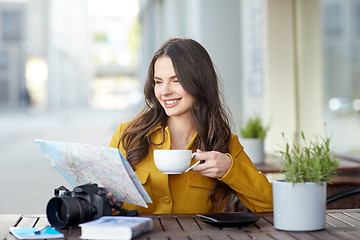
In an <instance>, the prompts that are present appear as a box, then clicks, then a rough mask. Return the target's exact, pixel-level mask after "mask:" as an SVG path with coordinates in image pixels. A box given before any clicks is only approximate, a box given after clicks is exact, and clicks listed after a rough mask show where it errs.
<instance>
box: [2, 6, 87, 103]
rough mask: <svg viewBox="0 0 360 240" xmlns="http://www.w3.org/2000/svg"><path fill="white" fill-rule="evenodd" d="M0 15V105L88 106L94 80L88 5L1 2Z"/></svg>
mask: <svg viewBox="0 0 360 240" xmlns="http://www.w3.org/2000/svg"><path fill="white" fill-rule="evenodd" d="M69 6H71V7H69ZM0 11H1V13H0V14H1V21H0V26H1V41H0V49H1V50H0V71H1V75H0V76H1V77H0V89H1V90H0V105H1V106H2V107H10V108H13V107H22V106H27V105H29V104H34V105H37V107H41V108H59V107H70V106H79V105H86V104H87V103H88V101H89V85H90V84H89V83H90V80H91V77H92V69H91V62H90V60H91V58H90V55H89V47H90V45H89V43H90V42H89V39H90V38H89V21H88V14H87V1H86V0H80V1H76V2H72V1H66V0H65V1H56V0H50V1H47V0H28V1H25V0H24V1H0ZM39 105H40V106H39Z"/></svg>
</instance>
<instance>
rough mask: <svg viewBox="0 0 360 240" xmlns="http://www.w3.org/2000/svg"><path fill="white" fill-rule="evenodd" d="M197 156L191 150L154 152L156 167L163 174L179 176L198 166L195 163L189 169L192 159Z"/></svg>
mask: <svg viewBox="0 0 360 240" xmlns="http://www.w3.org/2000/svg"><path fill="white" fill-rule="evenodd" d="M195 155H197V153H196V152H194V153H192V151H191V150H154V161H155V165H156V167H157V168H158V169H159V170H160V171H161V172H162V173H164V174H181V173H183V172H188V171H189V170H190V169H192V168H193V167H195V166H196V165H198V164H199V162H200V161H197V162H196V163H195V164H194V165H192V166H191V167H190V163H191V160H192V158H193V157H194V156H195Z"/></svg>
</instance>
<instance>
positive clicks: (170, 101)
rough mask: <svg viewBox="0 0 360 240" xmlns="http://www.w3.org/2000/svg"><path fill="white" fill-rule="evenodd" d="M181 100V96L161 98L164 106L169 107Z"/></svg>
mask: <svg viewBox="0 0 360 240" xmlns="http://www.w3.org/2000/svg"><path fill="white" fill-rule="evenodd" d="M180 100H181V98H177V99H167V100H163V101H164V103H165V107H167V108H171V107H174V106H176V105H177V104H178V103H179V101H180Z"/></svg>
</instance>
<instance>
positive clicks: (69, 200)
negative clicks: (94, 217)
mask: <svg viewBox="0 0 360 240" xmlns="http://www.w3.org/2000/svg"><path fill="white" fill-rule="evenodd" d="M46 215H47V218H48V221H49V223H50V224H51V225H52V226H53V227H54V228H56V229H62V228H65V227H67V226H74V225H78V224H79V223H82V222H85V221H88V220H91V219H90V217H91V215H90V207H89V203H88V202H87V201H86V200H85V199H83V198H79V197H69V196H60V197H53V198H52V199H50V201H49V202H48V205H47V207H46Z"/></svg>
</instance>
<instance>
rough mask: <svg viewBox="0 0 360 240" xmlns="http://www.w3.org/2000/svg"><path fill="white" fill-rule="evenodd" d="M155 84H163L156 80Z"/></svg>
mask: <svg viewBox="0 0 360 240" xmlns="http://www.w3.org/2000/svg"><path fill="white" fill-rule="evenodd" d="M154 82H155V84H161V83H162V81H160V80H155V81H154Z"/></svg>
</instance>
